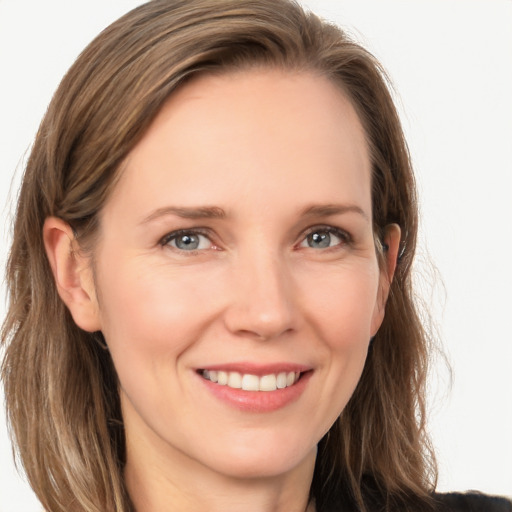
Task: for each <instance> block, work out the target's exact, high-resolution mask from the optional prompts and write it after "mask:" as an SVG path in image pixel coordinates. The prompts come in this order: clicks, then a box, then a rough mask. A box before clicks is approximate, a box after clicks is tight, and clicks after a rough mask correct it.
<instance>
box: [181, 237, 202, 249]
mask: <svg viewBox="0 0 512 512" xmlns="http://www.w3.org/2000/svg"><path fill="white" fill-rule="evenodd" d="M176 246H177V247H178V248H179V249H188V250H190V249H197V248H198V246H199V238H198V237H197V236H194V235H182V236H180V237H179V238H178V239H177V240H176Z"/></svg>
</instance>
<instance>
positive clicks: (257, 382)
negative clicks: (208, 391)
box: [202, 370, 300, 391]
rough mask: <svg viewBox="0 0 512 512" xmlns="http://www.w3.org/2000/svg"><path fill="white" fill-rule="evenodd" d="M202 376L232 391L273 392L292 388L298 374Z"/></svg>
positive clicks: (206, 373) (215, 373)
mask: <svg viewBox="0 0 512 512" xmlns="http://www.w3.org/2000/svg"><path fill="white" fill-rule="evenodd" d="M202 376H203V377H204V378H205V379H207V380H210V381H211V382H216V383H217V384H219V385H221V386H228V387H230V388H233V389H243V390H245V391H275V390H276V389H284V388H287V387H289V386H293V385H294V384H295V383H296V382H297V381H298V380H299V377H300V372H280V373H277V374H276V373H271V374H269V375H263V376H262V377H258V376H257V375H251V374H249V373H246V374H240V373H239V372H223V371H214V370H203V372H202Z"/></svg>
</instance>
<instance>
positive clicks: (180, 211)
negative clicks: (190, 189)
mask: <svg viewBox="0 0 512 512" xmlns="http://www.w3.org/2000/svg"><path fill="white" fill-rule="evenodd" d="M351 212H352V213H357V214H359V215H361V216H362V217H363V218H365V219H366V220H370V219H369V217H368V215H367V214H366V212H365V211H364V210H363V209H362V208H361V207H359V206H357V205H352V204H348V205H345V204H325V205H313V206H308V207H307V208H305V209H304V210H303V211H302V212H301V217H330V216H332V215H342V214H345V213H351ZM166 215H176V216H177V217H181V218H182V219H224V218H226V212H225V211H224V210H223V209H222V208H219V207H218V206H198V207H184V206H165V207H163V208H158V209H156V210H155V211H153V212H151V213H150V214H149V215H148V216H147V217H145V218H144V219H143V220H142V222H141V224H146V223H148V222H151V221H153V220H155V219H158V218H160V217H165V216H166Z"/></svg>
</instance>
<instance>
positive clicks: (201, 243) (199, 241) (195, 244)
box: [160, 230, 214, 252]
mask: <svg viewBox="0 0 512 512" xmlns="http://www.w3.org/2000/svg"><path fill="white" fill-rule="evenodd" d="M160 243H161V245H164V246H166V245H168V246H170V247H172V248H174V249H178V250H180V251H189V252H190V251H201V250H204V249H211V248H213V247H214V246H213V243H212V241H211V240H210V239H209V238H208V236H206V235H205V234H203V233H201V232H199V231H186V230H179V231H173V232H172V233H169V234H168V235H166V236H165V237H164V238H162V240H161V242H160Z"/></svg>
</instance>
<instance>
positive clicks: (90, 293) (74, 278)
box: [43, 217, 101, 332]
mask: <svg viewBox="0 0 512 512" xmlns="http://www.w3.org/2000/svg"><path fill="white" fill-rule="evenodd" d="M43 240H44V245H45V249H46V254H47V256H48V260H49V262H50V266H51V269H52V272H53V277H54V279H55V285H56V287H57V291H58V293H59V295H60V297H61V299H62V300H63V302H64V303H65V304H66V306H67V308H68V309H69V311H70V313H71V316H72V317H73V320H74V321H75V323H76V324H77V325H78V327H80V328H82V329H84V330H85V331H89V332H94V331H99V330H100V329H101V324H100V318H99V310H98V302H97V299H96V290H95V286H94V279H93V275H92V268H91V265H90V261H89V258H86V257H85V256H83V255H81V254H80V253H79V251H78V250H77V249H78V247H77V244H76V240H75V237H74V234H73V230H72V229H71V227H70V226H69V224H67V223H66V222H64V221H63V220H62V219H59V218H57V217H48V218H47V219H46V221H45V223H44V226H43Z"/></svg>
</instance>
